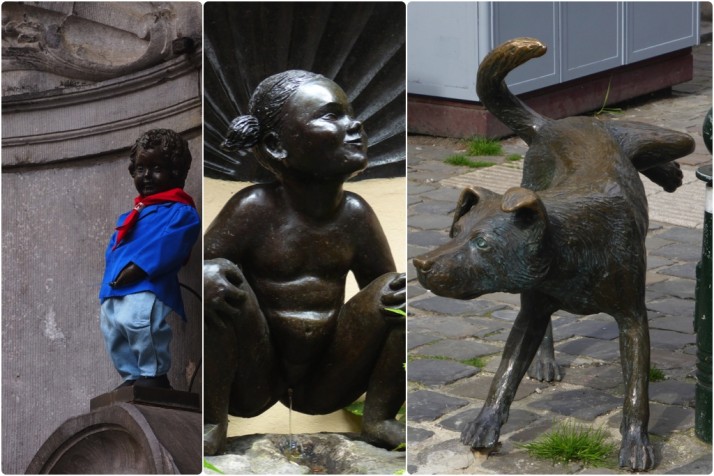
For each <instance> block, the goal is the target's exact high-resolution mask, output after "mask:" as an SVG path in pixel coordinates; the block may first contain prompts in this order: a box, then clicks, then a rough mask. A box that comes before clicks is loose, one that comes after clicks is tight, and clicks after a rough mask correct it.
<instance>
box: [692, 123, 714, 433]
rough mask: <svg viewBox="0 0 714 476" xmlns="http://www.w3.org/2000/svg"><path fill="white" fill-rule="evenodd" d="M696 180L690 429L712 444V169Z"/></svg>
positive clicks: (708, 130) (708, 128)
mask: <svg viewBox="0 0 714 476" xmlns="http://www.w3.org/2000/svg"><path fill="white" fill-rule="evenodd" d="M702 135H703V137H704V143H705V145H706V146H707V149H709V152H711V151H712V110H711V109H710V110H709V113H708V114H707V116H706V118H705V120H704V127H703V130H702ZM697 178H699V179H700V180H703V181H705V182H706V183H707V188H706V200H705V206H704V208H705V209H704V234H703V237H702V259H701V261H699V263H697V286H696V291H695V297H696V305H695V308H694V331H695V332H696V333H697V386H696V390H695V419H694V430H695V433H696V435H697V437H698V438H699V439H700V440H702V441H705V442H707V443H711V442H712V166H711V165H706V166H704V167H700V168H699V169H698V170H697Z"/></svg>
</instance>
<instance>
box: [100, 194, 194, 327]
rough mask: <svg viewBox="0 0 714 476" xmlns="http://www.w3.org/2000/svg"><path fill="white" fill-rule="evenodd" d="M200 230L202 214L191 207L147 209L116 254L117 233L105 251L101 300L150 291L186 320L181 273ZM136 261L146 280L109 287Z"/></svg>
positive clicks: (169, 204) (168, 205) (175, 204)
mask: <svg viewBox="0 0 714 476" xmlns="http://www.w3.org/2000/svg"><path fill="white" fill-rule="evenodd" d="M128 214H129V212H127V213H124V214H123V215H121V216H120V217H119V219H118V221H117V226H119V225H120V224H122V223H123V222H124V218H125V217H126V216H127V215H128ZM200 229H201V222H200V218H199V216H198V212H197V211H196V209H195V208H193V207H191V206H190V205H185V204H183V203H178V202H166V203H159V204H156V205H149V206H147V207H145V208H144V209H143V210H141V212H140V214H139V220H138V221H137V222H136V224H135V225H134V228H133V229H132V230H131V231H130V232H129V233H128V234H127V235H126V237H125V238H124V239H123V240H122V242H121V243H120V244H119V246H117V248H116V249H115V250H113V251H112V248H113V247H114V243H115V242H116V238H117V233H116V231H115V232H114V233H113V234H112V237H111V239H110V240H109V245H108V246H107V250H106V252H105V259H106V266H105V269H104V278H103V279H102V287H101V289H100V290H99V299H100V301H101V302H104V301H105V300H106V299H107V298H110V297H121V296H126V295H128V294H134V293H138V292H141V291H150V292H153V293H154V294H156V297H157V298H159V300H161V302H163V303H164V304H166V305H167V306H169V307H170V308H171V309H173V310H174V311H175V312H176V313H178V314H179V315H180V316H181V317H182V318H183V319H186V313H185V311H184V308H183V301H182V300H181V288H180V286H179V280H178V272H179V270H180V269H181V266H183V265H184V264H185V263H186V260H187V259H188V257H189V254H190V252H191V248H192V247H193V245H194V243H195V242H196V240H197V239H198V236H199V233H200ZM132 262H133V263H134V264H135V265H137V266H138V267H140V268H141V269H143V270H144V271H145V272H146V274H147V276H146V278H145V279H143V280H142V281H139V282H137V283H134V284H131V285H129V286H122V287H118V288H112V287H111V286H109V283H110V282H112V281H114V280H115V279H116V277H117V276H118V275H119V273H120V272H121V270H122V269H124V267H125V266H126V265H128V264H129V263H132Z"/></svg>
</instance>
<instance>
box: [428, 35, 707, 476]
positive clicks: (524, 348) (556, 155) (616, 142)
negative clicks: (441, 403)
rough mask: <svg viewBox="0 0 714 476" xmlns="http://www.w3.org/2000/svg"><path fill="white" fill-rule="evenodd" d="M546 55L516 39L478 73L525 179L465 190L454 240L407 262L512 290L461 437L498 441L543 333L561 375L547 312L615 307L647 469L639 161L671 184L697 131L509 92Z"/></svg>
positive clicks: (461, 292)
mask: <svg viewBox="0 0 714 476" xmlns="http://www.w3.org/2000/svg"><path fill="white" fill-rule="evenodd" d="M544 53H545V46H544V45H543V44H542V43H540V42H539V41H537V40H534V39H530V38H520V39H516V40H512V41H509V42H506V43H504V44H502V45H501V46H499V47H497V48H496V49H495V50H493V51H492V52H491V53H489V54H488V55H487V57H486V58H485V59H484V60H483V62H482V63H481V65H480V66H479V70H478V77H477V91H478V95H479V98H480V99H481V100H482V101H483V103H484V105H485V106H486V107H487V108H488V109H489V111H491V112H492V113H493V114H495V115H496V117H498V118H499V119H500V120H501V121H502V122H504V123H505V124H506V125H508V126H509V127H510V128H511V129H513V131H515V132H516V134H518V135H519V136H520V137H521V138H522V139H523V140H524V141H525V142H526V143H527V144H528V145H529V150H528V153H527V154H526V157H525V162H524V167H523V179H522V182H521V186H520V187H514V188H511V189H509V190H508V191H506V192H505V193H504V194H503V195H500V194H496V193H493V192H490V191H488V190H485V189H482V188H479V187H469V188H467V189H465V190H464V191H463V192H462V194H461V197H460V198H459V201H458V205H457V208H456V211H455V214H454V221H453V225H452V228H451V233H450V236H451V238H453V239H452V240H451V241H450V242H449V243H447V244H445V245H443V246H441V247H439V248H437V249H435V250H433V251H431V252H429V253H427V254H424V255H422V256H420V257H417V258H415V259H414V265H415V266H416V269H417V273H418V278H419V282H420V283H421V284H422V285H423V286H424V287H425V288H427V289H430V290H431V291H433V292H434V293H436V294H438V295H441V296H447V297H453V298H458V299H472V298H475V297H478V296H480V295H482V294H485V293H490V292H495V291H504V292H510V293H520V294H521V309H520V312H519V313H518V317H517V318H516V321H515V323H514V325H513V328H512V330H511V332H510V334H509V336H508V339H507V341H506V344H505V348H504V351H503V357H502V360H501V363H500V366H499V367H498V370H497V372H496V375H495V377H494V379H493V382H492V384H491V388H490V390H489V394H488V397H487V398H486V402H485V404H484V406H483V408H482V409H481V412H480V414H479V415H478V417H477V418H476V419H475V420H474V421H472V422H470V423H469V424H468V425H467V426H466V428H465V429H464V430H463V432H462V434H461V441H462V442H463V443H464V444H467V445H470V446H471V447H472V448H491V447H493V446H494V445H495V444H496V442H497V441H498V437H499V434H500V430H501V426H502V425H503V424H504V423H505V422H506V421H507V419H508V412H509V408H510V405H511V402H512V401H513V397H514V395H515V393H516V390H517V388H518V384H519V383H520V381H521V379H522V378H523V376H524V375H525V373H526V371H527V369H528V367H529V365H530V364H531V361H533V359H534V356H535V355H536V353H537V352H538V350H539V345H541V343H542V346H541V357H544V356H545V367H550V368H549V369H546V371H545V372H544V374H542V375H541V378H548V379H552V378H559V375H558V374H557V366H556V365H555V364H554V362H553V361H552V356H553V348H552V345H553V344H552V338H551V339H550V340H548V339H545V341H544V336H545V335H546V331H547V330H548V331H549V330H550V316H551V314H553V312H555V311H557V310H559V309H562V310H565V311H568V312H571V313H574V314H594V313H599V312H604V313H607V314H610V315H611V316H613V317H614V318H615V320H616V321H617V324H618V327H619V332H620V356H621V361H622V372H623V376H624V381H625V400H624V408H623V417H622V424H621V426H620V433H621V434H622V444H621V447H620V455H619V461H620V465H621V466H629V467H630V468H632V469H633V470H646V469H650V468H652V467H653V466H654V453H653V449H652V446H651V444H650V442H649V438H648V433H647V425H648V419H649V401H648V378H649V375H648V374H649V364H650V358H649V353H650V345H649V330H648V325H647V310H646V308H645V272H646V269H647V268H646V250H645V236H646V233H647V228H648V216H647V199H646V196H645V191H644V187H643V185H642V182H641V180H640V177H639V174H638V171H639V172H641V173H642V174H644V175H646V176H647V177H649V178H650V179H651V180H652V181H654V182H655V183H657V184H658V185H661V186H662V187H663V188H664V189H665V190H667V191H674V190H676V188H677V187H678V186H679V185H681V180H682V174H681V171H680V169H679V165H678V164H676V162H672V161H673V160H674V159H676V158H678V157H682V156H684V155H687V154H688V153H690V152H691V151H692V150H693V148H694V142H693V140H692V138H691V137H689V136H688V135H686V134H682V133H678V132H675V131H670V130H666V129H662V128H659V127H654V126H650V125H646V124H639V123H635V122H625V121H612V122H608V121H602V120H599V119H597V118H593V117H570V118H565V119H560V120H552V119H548V118H545V117H543V116H541V115H539V114H538V113H536V112H535V111H533V110H531V109H530V108H528V107H527V106H526V105H525V104H523V103H522V102H521V101H520V100H519V99H518V98H516V97H515V96H514V95H513V94H511V92H510V91H509V90H508V88H507V87H506V84H505V81H504V78H505V77H506V75H507V74H508V72H509V71H511V70H513V69H514V68H516V67H517V66H519V65H521V64H523V63H525V62H526V61H528V60H529V59H531V58H534V57H538V56H541V55H543V54H544ZM549 359H550V360H551V362H550V363H548V360H549ZM541 370H542V369H541ZM535 373H536V374H537V373H538V372H535Z"/></svg>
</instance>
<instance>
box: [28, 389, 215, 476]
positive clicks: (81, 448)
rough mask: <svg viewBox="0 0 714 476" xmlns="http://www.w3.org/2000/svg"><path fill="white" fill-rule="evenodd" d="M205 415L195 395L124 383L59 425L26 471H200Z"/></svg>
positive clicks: (166, 472)
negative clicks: (87, 411) (88, 410)
mask: <svg viewBox="0 0 714 476" xmlns="http://www.w3.org/2000/svg"><path fill="white" fill-rule="evenodd" d="M201 429H202V419H201V408H200V402H199V398H198V395H197V394H193V393H188V392H179V391H173V390H164V389H153V388H142V387H124V388H120V389H118V390H114V391H112V392H109V393H106V394H103V395H100V396H98V397H95V398H93V399H92V400H91V411H90V412H89V413H87V414H84V415H79V416H77V417H74V418H70V419H69V420H67V421H65V422H64V423H63V424H62V425H60V427H59V428H57V430H55V431H54V433H52V434H51V435H50V437H49V438H48V439H47V441H45V443H44V444H43V445H42V446H41V447H40V449H39V451H38V452H37V453H36V454H35V456H34V458H33V459H32V461H31V462H30V465H29V466H28V468H27V473H28V474H198V473H200V472H201V469H202V459H201V455H202V441H201V440H202V430H201Z"/></svg>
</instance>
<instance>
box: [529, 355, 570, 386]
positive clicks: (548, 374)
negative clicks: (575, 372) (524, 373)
mask: <svg viewBox="0 0 714 476" xmlns="http://www.w3.org/2000/svg"><path fill="white" fill-rule="evenodd" d="M528 376H529V377H530V378H532V379H535V380H540V381H541V382H543V381H546V382H555V381H556V380H557V381H558V382H560V381H561V380H562V379H563V375H562V374H561V373H560V367H558V362H556V361H555V359H554V358H549V357H541V356H540V355H536V356H535V358H534V359H533V362H531V366H530V368H529V369H528Z"/></svg>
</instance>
